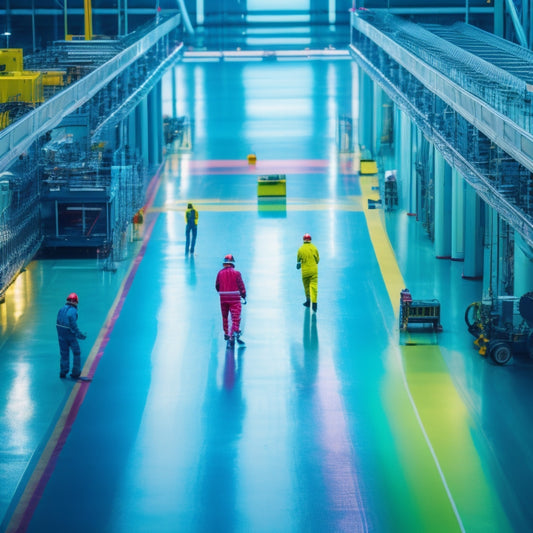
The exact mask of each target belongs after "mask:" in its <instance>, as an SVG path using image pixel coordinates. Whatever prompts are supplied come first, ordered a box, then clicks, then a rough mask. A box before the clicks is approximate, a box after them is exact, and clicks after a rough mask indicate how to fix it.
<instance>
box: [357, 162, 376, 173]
mask: <svg viewBox="0 0 533 533" xmlns="http://www.w3.org/2000/svg"><path fill="white" fill-rule="evenodd" d="M359 173H360V174H377V173H378V166H377V164H376V162H375V161H374V160H372V159H361V168H360V170H359Z"/></svg>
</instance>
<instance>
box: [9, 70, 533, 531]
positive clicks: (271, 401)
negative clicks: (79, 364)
mask: <svg viewBox="0 0 533 533" xmlns="http://www.w3.org/2000/svg"><path fill="white" fill-rule="evenodd" d="M353 68H354V67H353V66H352V64H351V63H350V62H349V61H336V62H326V61H316V62H312V61H302V62H286V63H283V62H262V63H229V62H225V63H204V64H182V65H179V66H178V67H177V69H176V76H177V78H178V89H179V98H178V112H179V114H184V115H187V116H188V117H190V118H191V120H192V121H193V122H194V149H193V151H192V153H190V154H182V155H179V156H178V155H177V154H170V155H169V158H168V161H167V164H166V166H165V169H164V171H163V173H162V176H161V181H160V186H159V189H158V193H157V196H156V198H155V202H154V205H153V209H152V210H151V211H150V213H149V214H148V216H147V227H148V226H149V225H150V223H151V222H155V223H154V226H153V232H152V234H151V237H150V240H149V242H148V245H147V247H146V250H145V252H144V255H143V258H142V261H141V263H140V265H139V268H138V270H137V271H136V273H135V277H134V279H133V283H132V284H131V288H130V289H129V292H128V294H127V298H126V300H125V302H124V306H123V307H122V309H121V312H120V315H119V316H118V319H117V320H116V323H115V325H114V329H113V331H112V333H111V336H110V338H109V342H108V344H107V345H106V348H105V352H104V354H103V356H102V359H101V360H100V362H99V365H98V368H97V370H96V373H95V375H94V380H93V382H92V383H91V384H90V385H89V386H88V387H87V394H86V396H85V398H84V401H83V404H82V405H81V408H80V411H79V413H78V416H77V418H76V420H75V422H74V424H73V426H72V430H71V432H70V434H69V435H68V439H67V441H66V443H65V445H64V447H63V449H62V451H61V453H60V455H59V456H58V457H57V463H56V464H55V467H54V468H53V471H52V473H51V477H50V479H49V481H48V483H47V484H46V487H45V489H44V491H43V494H42V497H41V498H40V499H39V500H38V501H37V502H36V504H37V505H36V509H35V512H34V513H33V515H31V516H30V515H29V513H28V516H27V520H26V522H28V531H35V532H43V531H59V532H61V531H79V532H83V531H87V532H94V531H98V532H113V533H115V532H132V531H134V532H144V531H157V532H174V531H180V532H181V531H185V532H189V531H191V532H192V531H198V532H212V531H217V532H219V531H221V532H224V531H228V532H229V531H234V532H254V533H255V532H263V531H264V532H285V531H287V532H296V531H302V532H304V531H305V532H307V531H313V532H314V531H316V532H325V531H335V532H337V531H377V532H388V531H395V532H398V531H400V532H403V531H406V532H407V531H409V532H410V531H432V532H438V531H443V532H446V533H447V532H448V531H460V530H461V525H460V524H459V522H458V521H454V517H453V513H452V512H451V510H450V509H451V505H450V502H449V500H448V498H447V497H446V495H445V494H444V489H443V488H442V484H441V483H440V480H439V479H438V475H437V469H436V468H435V464H434V462H433V459H432V458H431V454H430V452H429V450H428V447H427V445H426V442H425V440H424V436H423V434H422V431H421V430H420V427H419V426H418V425H417V421H416V417H415V414H414V412H413V409H412V406H411V404H410V401H409V397H408V394H407V391H406V387H405V384H404V374H403V370H402V360H401V357H400V356H399V354H398V339H397V331H396V319H395V314H394V308H393V306H392V305H391V303H390V299H389V297H388V295H387V291H386V285H385V281H384V279H383V276H382V273H381V270H380V265H379V264H378V261H377V258H376V255H375V254H374V248H373V245H372V242H371V240H370V236H369V231H368V228H367V222H366V220H365V213H364V212H363V210H362V208H361V201H360V199H359V198H358V197H359V195H360V194H361V188H360V180H359V177H358V176H357V175H356V174H354V173H353V172H352V171H351V165H350V162H346V161H343V160H342V159H341V158H339V157H338V154H337V150H336V144H335V132H336V123H337V118H338V116H339V115H342V114H346V113H351V106H352V101H353V99H354V95H353V94H352V85H353V82H352V72H353ZM167 82H168V80H167ZM167 85H168V83H167ZM167 85H166V86H165V87H167ZM168 94H169V92H168V90H166V89H165V98H167V101H166V106H167V107H168V106H169V105H171V103H169V101H168ZM251 152H255V153H256V154H257V157H258V163H257V168H256V169H249V167H248V165H247V164H246V157H247V155H248V154H249V153H251ZM272 169H278V170H277V172H286V173H287V202H286V210H284V211H283V210H282V211H270V210H269V208H270V207H271V206H269V205H268V204H267V206H263V205H258V202H257V197H256V192H257V191H256V176H257V175H258V174H261V173H264V172H265V170H267V172H266V173H273V170H272ZM287 169H290V172H289V171H288V170H287ZM189 201H192V202H193V203H194V204H195V206H196V207H197V208H198V209H199V212H200V218H199V231H198V242H197V249H196V254H195V255H194V256H186V255H185V253H184V218H183V212H184V208H185V205H186V203H187V202H189ZM277 207H279V205H278V206H277ZM263 208H264V209H263ZM402 217H404V218H402ZM406 218H407V217H405V213H400V212H399V213H394V214H392V215H390V216H388V217H387V225H388V229H389V232H390V235H391V242H392V244H393V247H394V249H395V251H396V253H397V257H398V263H399V267H400V270H401V272H402V275H403V276H404V279H405V280H406V283H407V284H408V286H409V287H410V288H411V290H412V292H413V294H415V295H416V294H417V293H418V294H421V293H423V294H424V296H425V295H426V294H427V292H430V291H431V296H432V297H433V296H434V297H438V298H440V299H441V300H442V301H443V302H446V305H443V315H444V316H443V324H444V325H445V331H444V333H443V334H442V337H441V340H440V343H441V350H442V354H443V358H444V360H445V362H446V365H447V367H448V369H449V371H450V375H451V376H452V378H453V382H454V384H455V385H456V387H457V390H458V391H459V395H460V397H461V398H462V399H463V401H464V403H465V405H466V406H467V408H468V410H469V412H470V415H471V417H472V419H471V420H472V421H471V424H472V434H473V440H474V442H475V443H476V444H477V445H478V446H477V449H478V454H479V455H478V457H476V461H479V463H480V464H482V465H483V467H484V468H485V469H486V474H487V477H488V478H489V479H492V480H493V481H494V485H493V486H492V488H493V490H494V492H495V493H496V494H497V495H498V496H497V497H499V498H500V504H501V507H502V508H503V509H504V515H505V517H506V518H501V517H500V516H499V515H498V520H500V521H498V522H497V521H494V522H492V523H490V522H489V523H488V524H487V519H488V517H492V515H491V514H490V513H491V510H490V509H488V510H487V514H486V515H485V514H483V512H482V513H481V514H476V513H477V512H478V511H477V509H476V511H475V512H474V511H473V510H471V511H469V505H468V504H469V500H468V496H465V495H464V494H461V493H459V492H458V491H455V490H452V497H453V498H454V499H456V500H457V504H458V506H459V507H460V509H461V519H462V522H463V524H464V530H466V531H484V532H486V531H498V533H499V532H501V531H513V530H514V531H528V529H527V528H528V524H530V523H531V522H530V521H528V518H529V515H528V513H529V510H528V509H527V504H526V502H525V501H523V500H522V499H521V498H522V496H520V493H521V491H522V490H526V489H527V487H528V485H529V483H531V479H532V478H531V476H529V475H527V474H528V473H531V471H532V460H530V459H528V457H529V455H528V447H527V444H528V443H532V441H533V439H532V435H531V429H530V427H531V424H530V421H531V420H530V415H529V413H530V412H531V410H529V411H528V409H527V407H528V400H527V399H524V395H520V394H519V389H518V388H517V387H519V386H522V387H523V388H524V389H526V390H528V385H527V381H526V378H525V376H526V375H529V374H530V373H531V368H530V366H528V365H527V364H526V363H520V362H517V363H516V364H515V365H512V366H510V367H506V368H499V367H493V366H491V365H489V364H488V363H487V362H486V361H485V360H482V359H481V358H479V357H478V356H477V355H476V353H475V352H474V351H473V350H472V348H471V338H470V337H469V336H468V334H467V333H466V328H465V327H464V326H463V324H462V323H461V321H462V317H463V313H464V309H465V307H466V305H467V304H468V303H470V301H471V300H472V299H476V298H477V297H478V296H477V295H478V294H479V292H480V290H481V288H480V284H479V283H477V282H474V283H472V282H465V281H464V280H462V279H461V277H460V265H458V264H450V263H449V262H437V264H436V263H435V260H434V259H433V257H432V252H431V246H430V243H429V242H427V241H425V240H424V239H425V237H424V235H423V234H420V230H418V228H417V226H416V225H415V224H416V223H415V221H414V220H413V219H411V218H407V222H406ZM305 232H309V233H311V235H312V236H313V242H314V243H315V244H316V245H317V247H318V249H319V251H320V254H321V262H320V266H319V297H318V301H319V309H318V313H317V314H316V315H315V314H312V313H310V312H309V311H308V310H306V309H305V308H304V307H303V306H302V305H301V303H302V301H303V289H302V285H301V279H300V274H299V272H298V271H297V270H296V269H295V260H296V251H297V249H298V247H299V246H300V244H301V237H302V235H303V233H305ZM137 249H138V244H137V246H136V247H134V246H132V254H133V253H135V252H136V251H137ZM407 250H409V253H407ZM226 253H232V254H234V255H235V257H236V260H237V268H238V269H239V270H240V271H241V272H242V274H243V278H244V281H245V283H246V285H247V290H248V305H247V306H246V307H245V308H244V312H243V327H244V338H245V340H246V347H245V348H244V349H238V350H237V349H236V350H235V352H232V351H229V352H228V351H227V350H226V347H225V343H224V341H223V337H222V327H221V318H220V311H219V303H218V295H217V293H216V291H215V289H214V283H215V276H216V273H217V271H218V270H219V268H221V260H222V258H223V256H224V255H225V254H226ZM126 268H127V265H122V266H121V270H120V271H119V272H117V274H115V275H112V274H109V273H102V272H99V271H97V270H96V269H95V268H94V265H92V264H90V263H89V262H83V261H82V262H79V263H77V264H76V265H73V264H71V263H67V262H64V263H58V264H49V263H46V262H36V263H34V264H33V265H32V267H31V268H30V271H29V272H27V273H25V274H24V276H28V278H30V279H31V280H34V281H33V284H32V286H31V288H30V289H29V290H28V291H27V294H28V295H30V296H28V297H27V301H26V303H25V306H24V308H23V309H21V310H19V311H16V310H14V311H13V312H12V313H11V315H10V316H12V317H15V316H17V319H16V320H15V318H11V319H10V320H11V322H9V321H8V320H7V318H6V321H5V322H3V324H5V327H4V330H3V339H5V340H4V344H3V346H2V358H1V360H0V364H1V365H2V366H3V368H2V370H3V371H2V372H0V376H1V377H0V380H1V381H0V384H1V386H2V390H3V391H5V394H4V396H3V397H2V402H3V407H4V409H3V412H4V413H5V415H4V416H3V418H2V424H1V426H0V429H1V431H2V436H3V437H4V438H5V440H4V438H3V439H2V442H8V443H9V446H8V447H6V449H5V453H4V454H3V456H2V460H1V468H2V472H5V473H6V479H7V481H8V482H7V483H6V484H5V485H3V487H4V488H3V489H1V491H0V493H1V497H2V505H3V512H4V514H5V515H6V516H9V515H10V513H11V512H12V511H13V508H14V505H15V503H16V500H17V497H18V496H19V495H20V493H21V492H22V489H23V487H24V484H25V480H27V478H28V477H29V474H30V473H31V471H32V468H33V467H34V466H35V462H36V459H37V456H38V454H36V456H35V457H34V460H33V461H32V455H33V452H34V450H39V449H42V448H43V446H44V444H45V443H46V442H47V439H48V438H49V436H50V434H51V432H52V429H53V427H54V425H55V423H56V421H57V417H58V415H59V412H60V410H61V408H62V406H63V404H64V402H65V401H66V400H67V395H68V394H69V392H70V390H72V387H73V385H72V384H71V383H64V382H61V381H60V380H59V379H58V377H57V369H58V364H59V363H58V354H57V347H56V339H55V332H54V330H53V323H54V320H55V314H56V312H57V308H58V307H59V306H60V305H61V304H62V302H63V298H64V295H66V294H68V292H70V291H71V287H72V285H73V284H74V285H75V286H76V287H79V289H77V292H79V294H80V325H81V326H82V329H87V330H88V332H89V337H88V342H87V343H86V344H85V346H84V356H87V353H88V351H89V350H90V348H89V346H90V343H91V342H96V340H97V336H98V332H99V331H100V328H101V327H102V325H103V324H104V321H105V318H106V314H107V310H108V309H109V307H110V306H111V305H112V303H113V301H114V298H115V295H116V294H117V291H118V290H120V284H121V282H122V279H123V277H124V275H125V271H126ZM58 269H59V270H61V275H58ZM429 273H431V274H429ZM28 274H31V276H29V275H28ZM10 324H12V325H10ZM418 378H421V379H427V376H418ZM502 384H503V386H505V387H506V388H505V391H506V392H505V394H506V396H505V398H506V401H508V402H509V404H507V409H505V410H504V409H502V407H501V405H502V404H503V403H504V402H496V401H495V400H494V394H495V392H496V391H499V392H501V388H500V387H501V386H502ZM517 384H518V385H517ZM522 392H523V393H524V394H525V391H524V390H522ZM505 411H506V412H505ZM519 436H520V438H521V440H522V443H521V444H520V445H518V447H517V449H518V450H520V451H522V452H523V453H520V454H517V455H519V456H518V457H517V456H515V457H510V456H509V454H505V444H506V443H507V442H509V443H513V445H515V444H517V442H518V440H520V438H519ZM529 449H530V448H529ZM405 450H408V451H405ZM406 453H407V454H408V459H409V460H408V461H407V462H405V463H404V462H403V461H402V457H405V455H404V454H406ZM504 455H505V456H504ZM462 460H464V458H462V457H458V458H457V463H458V465H459V466H458V468H459V469H460V463H461V461H462ZM26 468H28V470H27V471H26V472H27V473H26V477H25V478H24V477H23V474H24V471H25V469H26ZM519 470H521V471H519ZM444 474H445V475H446V476H447V475H448V474H450V477H452V476H451V474H453V472H448V471H445V472H444ZM21 480H22V481H21ZM19 482H21V483H20V486H19V490H18V492H16V487H17V484H18V483H19ZM477 489H478V487H476V486H472V487H466V490H465V492H471V493H473V492H475V491H476V490H477ZM435 494H436V495H437V498H436V499H435V498H433V495H435ZM14 496H15V499H14V500H13V498H14ZM10 505H11V507H10ZM450 516H451V518H450ZM30 518H31V520H30ZM443 520H446V521H443ZM26 522H23V523H25V524H26ZM450 523H451V524H453V527H451V528H450V527H448V524H450ZM5 524H7V521H6V522H5ZM502 524H503V525H502ZM509 524H510V525H509Z"/></svg>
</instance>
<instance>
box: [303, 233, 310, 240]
mask: <svg viewBox="0 0 533 533" xmlns="http://www.w3.org/2000/svg"><path fill="white" fill-rule="evenodd" d="M304 242H311V235H309V233H306V234H305V235H304Z"/></svg>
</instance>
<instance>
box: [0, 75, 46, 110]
mask: <svg viewBox="0 0 533 533" xmlns="http://www.w3.org/2000/svg"><path fill="white" fill-rule="evenodd" d="M7 102H26V103H31V104H38V103H39V104H40V103H42V102H44V96H43V76H42V74H41V73H40V72H33V71H22V72H7V73H6V74H3V75H2V76H0V103H7Z"/></svg>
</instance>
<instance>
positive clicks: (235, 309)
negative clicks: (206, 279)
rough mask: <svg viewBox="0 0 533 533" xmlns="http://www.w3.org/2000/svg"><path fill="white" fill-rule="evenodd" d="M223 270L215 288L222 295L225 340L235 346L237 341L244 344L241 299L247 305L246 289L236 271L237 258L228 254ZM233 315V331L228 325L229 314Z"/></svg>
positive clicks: (221, 306) (219, 274)
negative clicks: (241, 327) (241, 326)
mask: <svg viewBox="0 0 533 533" xmlns="http://www.w3.org/2000/svg"><path fill="white" fill-rule="evenodd" d="M222 265H223V267H224V268H223V269H222V270H220V271H219V272H218V274H217V280H216V283H215V288H216V290H217V291H218V293H219V295H220V309H221V311H222V327H223V328H224V339H225V340H227V341H228V344H230V345H233V344H235V341H237V342H238V343H239V344H244V341H243V340H242V339H241V338H240V336H241V330H240V329H239V328H240V325H241V298H242V299H243V302H242V303H244V304H245V303H246V287H245V286H244V282H243V281H242V276H241V273H240V272H239V271H238V270H235V258H234V257H233V256H232V255H231V254H228V255H226V257H224V261H223V263H222ZM229 313H231V329H230V328H229V324H228V314H229Z"/></svg>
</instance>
